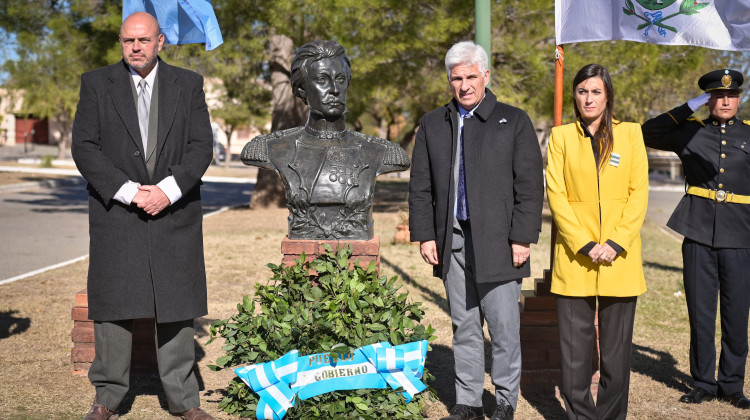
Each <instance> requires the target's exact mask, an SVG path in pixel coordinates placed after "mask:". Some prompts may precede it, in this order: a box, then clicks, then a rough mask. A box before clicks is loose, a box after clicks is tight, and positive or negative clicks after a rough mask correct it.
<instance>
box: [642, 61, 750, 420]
mask: <svg viewBox="0 0 750 420" xmlns="http://www.w3.org/2000/svg"><path fill="white" fill-rule="evenodd" d="M728 72H729V71H727V72H725V73H728ZM709 75H711V74H709ZM709 75H707V76H709ZM721 75H722V73H719V74H718V76H716V77H719V76H721ZM740 77H741V76H740ZM741 83H742V82H741V81H740V82H739V84H741ZM701 87H702V88H704V89H706V88H705V87H704V86H701ZM730 87H732V88H734V89H737V90H739V87H738V86H736V84H735V85H732V86H730ZM706 91H707V92H710V91H711V89H706ZM692 114H693V111H692V110H691V108H690V106H688V104H684V105H682V106H679V107H677V108H675V109H673V110H671V111H669V112H667V113H665V114H662V115H659V116H658V117H656V118H653V119H651V120H649V121H647V122H646V123H644V124H643V138H644V140H645V143H646V146H648V147H652V148H655V149H660V150H669V151H673V152H675V153H676V154H677V155H678V156H679V158H680V160H681V161H682V166H683V170H684V173H685V181H686V184H687V185H686V194H685V196H684V197H683V198H682V200H681V201H680V203H679V204H678V205H677V207H676V209H675V210H674V213H673V214H672V216H671V218H670V219H669V222H668V223H667V226H669V227H670V228H672V229H674V230H675V231H676V232H678V233H680V234H682V235H683V236H684V237H685V240H684V242H683V245H682V255H683V278H684V284H685V296H686V303H687V307H688V315H689V319H690V330H691V334H690V374H691V376H692V377H693V380H694V390H693V391H691V393H688V394H686V395H684V396H683V397H682V398H681V399H680V401H682V402H687V403H696V402H702V401H705V400H706V399H710V398H713V396H715V395H717V394H718V395H719V396H720V397H722V398H724V399H727V400H728V401H730V402H732V403H733V404H735V405H737V406H738V407H741V408H746V407H745V406H746V405H747V401H746V400H745V399H744V397H742V391H743V385H744V377H745V360H746V357H747V354H748V341H747V340H748V334H747V328H748V311H749V310H750V275H748V271H750V121H742V120H739V119H737V118H736V116H735V117H732V118H731V119H729V120H727V121H726V122H725V123H724V124H722V123H721V122H720V121H717V120H716V119H715V118H714V117H709V118H708V119H705V120H702V121H701V120H698V119H695V118H691V117H690V116H691V115H692ZM719 295H720V296H721V300H720V302H721V311H720V315H721V356H720V360H719V370H718V377H717V376H716V375H715V372H716V347H715V342H714V337H715V329H716V328H715V324H716V307H717V300H718V296H719ZM707 396H708V397H707ZM729 396H734V397H732V398H728V397H729Z"/></svg>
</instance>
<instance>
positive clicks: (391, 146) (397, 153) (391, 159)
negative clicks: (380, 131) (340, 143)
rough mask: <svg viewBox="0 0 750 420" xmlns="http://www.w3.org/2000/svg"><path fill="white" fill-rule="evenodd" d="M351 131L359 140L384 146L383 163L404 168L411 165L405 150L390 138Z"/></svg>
mask: <svg viewBox="0 0 750 420" xmlns="http://www.w3.org/2000/svg"><path fill="white" fill-rule="evenodd" d="M352 133H353V134H354V135H355V136H356V137H359V138H360V139H361V140H364V141H367V142H370V143H377V144H380V145H382V146H385V154H384V155H383V164H384V165H391V166H398V167H401V168H404V169H406V168H408V167H409V166H411V160H409V155H407V154H406V151H405V150H404V149H402V148H401V146H399V145H398V144H396V143H394V142H392V141H390V140H386V139H381V138H380V137H375V136H368V135H367V134H363V133H360V132H358V131H352Z"/></svg>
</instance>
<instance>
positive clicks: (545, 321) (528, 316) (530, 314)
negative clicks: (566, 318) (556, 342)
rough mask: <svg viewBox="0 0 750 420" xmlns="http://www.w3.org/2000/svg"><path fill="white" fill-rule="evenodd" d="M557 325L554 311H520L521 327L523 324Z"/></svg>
mask: <svg viewBox="0 0 750 420" xmlns="http://www.w3.org/2000/svg"><path fill="white" fill-rule="evenodd" d="M536 325H557V312H555V311H523V312H521V329H523V327H524V326H536Z"/></svg>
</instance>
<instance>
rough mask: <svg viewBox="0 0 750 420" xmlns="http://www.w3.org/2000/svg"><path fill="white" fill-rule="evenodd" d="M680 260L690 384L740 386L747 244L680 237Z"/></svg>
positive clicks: (748, 292)
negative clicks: (718, 331)
mask: <svg viewBox="0 0 750 420" xmlns="http://www.w3.org/2000/svg"><path fill="white" fill-rule="evenodd" d="M682 260H683V267H684V268H683V280H684V282H685V298H686V300H687V309H688V316H689V318H690V375H691V376H692V377H693V381H694V386H695V387H696V388H702V389H704V390H706V391H709V392H711V393H714V394H715V393H717V392H719V393H721V394H724V395H729V394H733V393H735V392H741V391H742V390H743V385H744V382H745V360H746V358H747V351H748V344H747V325H748V311H749V310H750V248H713V247H710V246H707V245H703V244H700V243H698V242H695V241H693V240H690V239H687V238H685V240H684V241H683V243H682ZM719 297H721V298H720V299H719ZM717 300H718V301H719V302H720V305H721V306H720V317H721V355H720V356H719V373H718V380H717V377H716V375H715V374H716V368H715V367H716V345H715V342H714V337H715V334H716V305H717Z"/></svg>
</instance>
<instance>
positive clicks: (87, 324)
mask: <svg viewBox="0 0 750 420" xmlns="http://www.w3.org/2000/svg"><path fill="white" fill-rule="evenodd" d="M73 328H94V321H92V320H90V319H88V320H86V321H73Z"/></svg>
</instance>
